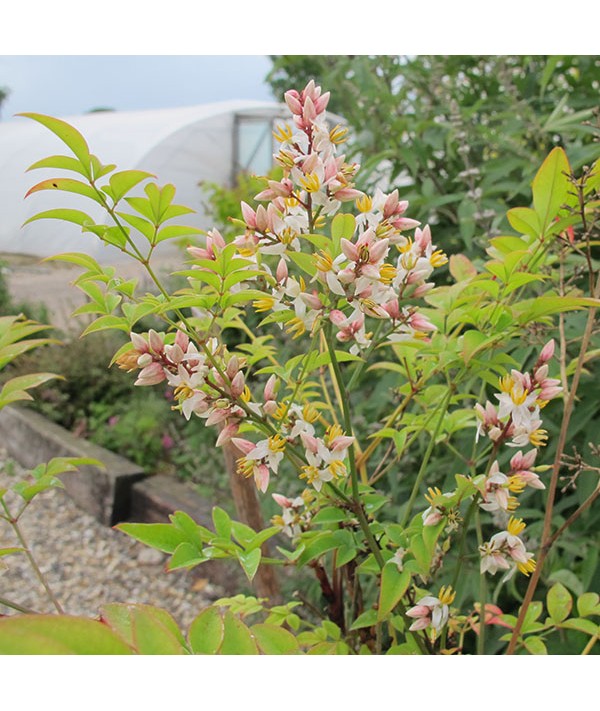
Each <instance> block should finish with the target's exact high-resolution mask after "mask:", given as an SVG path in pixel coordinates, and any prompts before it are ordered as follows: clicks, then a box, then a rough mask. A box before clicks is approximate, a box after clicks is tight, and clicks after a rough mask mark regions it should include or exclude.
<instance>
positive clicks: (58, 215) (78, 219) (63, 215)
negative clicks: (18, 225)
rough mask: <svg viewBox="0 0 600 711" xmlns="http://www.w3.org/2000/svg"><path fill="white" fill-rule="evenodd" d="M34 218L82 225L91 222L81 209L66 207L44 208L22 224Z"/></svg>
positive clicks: (32, 220)
mask: <svg viewBox="0 0 600 711" xmlns="http://www.w3.org/2000/svg"><path fill="white" fill-rule="evenodd" d="M36 220H62V221H63V222H72V223H73V224H75V225H79V226H82V225H84V224H85V223H93V222H94V221H93V220H92V218H91V217H90V216H89V215H87V214H86V213H85V212H82V211H81V210H68V209H66V208H63V209H58V210H46V211H45V212H38V214H37V215H34V216H33V217H30V218H29V219H28V220H25V222H24V223H23V226H25V225H28V224H29V223H30V222H35V221H36Z"/></svg>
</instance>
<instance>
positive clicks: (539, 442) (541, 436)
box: [529, 429, 548, 447]
mask: <svg viewBox="0 0 600 711" xmlns="http://www.w3.org/2000/svg"><path fill="white" fill-rule="evenodd" d="M529 441H530V443H531V444H532V446H534V447H545V446H546V445H547V444H548V431H547V430H542V429H538V430H534V431H533V432H532V433H531V434H530V435H529Z"/></svg>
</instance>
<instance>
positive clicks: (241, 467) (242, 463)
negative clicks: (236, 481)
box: [237, 457, 255, 479]
mask: <svg viewBox="0 0 600 711" xmlns="http://www.w3.org/2000/svg"><path fill="white" fill-rule="evenodd" d="M254 465H255V462H254V461H253V460H252V459H246V457H240V458H239V459H238V460H237V473H238V474H241V475H242V476H243V477H245V478H246V479H249V478H250V477H251V476H252V475H253V474H254Z"/></svg>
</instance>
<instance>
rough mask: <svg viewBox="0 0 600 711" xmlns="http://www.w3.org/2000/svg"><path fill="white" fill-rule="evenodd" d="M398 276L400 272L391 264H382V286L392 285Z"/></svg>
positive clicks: (380, 278) (380, 270)
mask: <svg viewBox="0 0 600 711" xmlns="http://www.w3.org/2000/svg"><path fill="white" fill-rule="evenodd" d="M397 275H398V270H397V269H396V267H394V266H392V265H391V264H382V265H381V267H380V269H379V281H380V282H381V283H382V284H385V285H388V284H391V283H392V282H393V281H394V279H395V278H396V276H397Z"/></svg>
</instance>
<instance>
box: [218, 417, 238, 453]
mask: <svg viewBox="0 0 600 711" xmlns="http://www.w3.org/2000/svg"><path fill="white" fill-rule="evenodd" d="M238 430H239V426H238V424H237V422H231V423H230V424H228V425H226V426H225V427H223V429H222V430H221V432H220V433H219V436H218V437H217V442H216V444H217V447H222V446H223V445H224V444H225V443H226V442H229V441H231V439H232V437H233V436H234V435H236V434H237V432H238Z"/></svg>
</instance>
